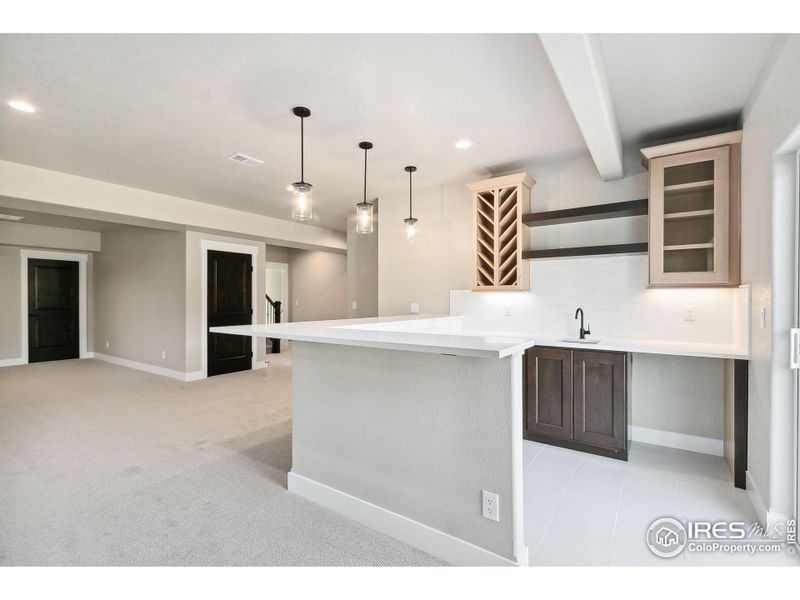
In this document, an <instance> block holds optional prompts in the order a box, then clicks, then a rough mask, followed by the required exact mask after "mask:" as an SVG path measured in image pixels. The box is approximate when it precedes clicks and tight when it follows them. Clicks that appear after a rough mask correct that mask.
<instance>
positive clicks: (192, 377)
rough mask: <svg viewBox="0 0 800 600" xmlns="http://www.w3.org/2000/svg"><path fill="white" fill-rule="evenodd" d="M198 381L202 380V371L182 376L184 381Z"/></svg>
mask: <svg viewBox="0 0 800 600" xmlns="http://www.w3.org/2000/svg"><path fill="white" fill-rule="evenodd" d="M200 379H204V377H203V372H202V371H190V372H189V373H184V374H183V380H184V381H198V380H200Z"/></svg>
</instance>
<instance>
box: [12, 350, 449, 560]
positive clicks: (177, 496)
mask: <svg viewBox="0 0 800 600" xmlns="http://www.w3.org/2000/svg"><path fill="white" fill-rule="evenodd" d="M290 362H291V358H290V354H288V353H282V354H280V355H275V356H273V359H272V364H271V365H270V366H269V367H268V368H266V369H260V370H258V371H251V372H246V373H236V374H231V375H225V376H221V377H214V378H211V379H208V380H205V381H198V382H193V383H181V382H178V381H175V380H171V379H167V378H164V377H159V376H156V375H150V374H147V373H142V372H139V371H134V370H131V369H127V368H124V367H118V366H115V365H110V364H107V363H103V362H100V361H96V360H81V361H77V360H71V361H60V362H52V363H39V364H33V365H24V366H17V367H5V368H1V369H0V565H439V564H442V563H441V561H439V560H438V559H435V558H433V557H431V556H429V555H427V554H425V553H423V552H420V551H418V550H416V549H414V548H411V547H409V546H407V545H405V544H402V543H400V542H398V541H397V540H394V539H392V538H389V537H386V536H383V535H380V534H378V533H376V532H374V531H372V530H370V529H368V528H366V527H363V526H361V525H359V524H358V523H355V522H353V521H350V520H349V519H346V518H344V517H341V516H339V515H337V514H335V513H332V512H330V511H328V510H325V509H323V508H321V507H319V506H317V505H315V504H313V503H311V502H307V501H305V500H303V499H301V498H298V497H296V496H293V495H291V494H289V493H288V492H287V491H286V487H285V486H286V473H287V471H288V470H289V469H290V467H291V403H290V396H291V377H290V368H291V367H290Z"/></svg>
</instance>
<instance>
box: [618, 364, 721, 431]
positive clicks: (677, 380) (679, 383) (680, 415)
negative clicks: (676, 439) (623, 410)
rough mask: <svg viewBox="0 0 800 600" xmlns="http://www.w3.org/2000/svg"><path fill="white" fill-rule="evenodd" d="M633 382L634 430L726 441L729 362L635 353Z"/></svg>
mask: <svg viewBox="0 0 800 600" xmlns="http://www.w3.org/2000/svg"><path fill="white" fill-rule="evenodd" d="M631 379H632V380H631V389H630V407H631V423H632V424H633V425H638V426H639V427H648V428H650V429H659V430H662V431H673V432H677V433H683V434H688V435H698V436H701V437H708V438H713V439H717V440H721V439H723V434H724V425H725V415H724V408H725V407H724V402H723V400H724V398H725V361H723V360H717V359H713V358H688V357H685V356H656V355H653V354H635V355H634V356H633V369H632V377H631ZM690 403H691V405H690Z"/></svg>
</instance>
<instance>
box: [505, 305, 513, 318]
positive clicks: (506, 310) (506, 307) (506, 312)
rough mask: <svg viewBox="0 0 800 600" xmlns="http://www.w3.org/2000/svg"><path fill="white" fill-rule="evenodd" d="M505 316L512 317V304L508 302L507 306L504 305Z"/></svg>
mask: <svg viewBox="0 0 800 600" xmlns="http://www.w3.org/2000/svg"><path fill="white" fill-rule="evenodd" d="M503 316H504V317H510V316H511V305H510V304H506V305H505V306H503Z"/></svg>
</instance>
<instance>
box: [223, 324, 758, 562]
mask: <svg viewBox="0 0 800 600" xmlns="http://www.w3.org/2000/svg"><path fill="white" fill-rule="evenodd" d="M211 331H212V332H213V333H225V334H234V335H247V336H255V337H261V338H280V339H288V340H292V342H293V343H292V403H293V439H292V443H293V449H292V452H293V454H292V470H291V472H290V473H289V477H288V487H289V491H291V492H293V493H295V494H298V495H300V496H303V497H305V498H307V499H309V500H312V501H314V502H317V503H318V504H321V505H323V506H326V507H327V508H330V509H332V510H335V511H337V512H340V513H342V514H344V515H346V516H348V517H350V518H352V519H354V520H357V521H360V522H362V523H364V524H365V525H367V526H369V527H372V528H373V529H376V530H378V531H381V532H383V533H386V534H388V535H391V536H393V537H395V538H397V539H400V540H402V541H404V542H407V543H409V544H411V545H414V546H416V547H418V548H420V549H422V550H425V551H427V552H429V553H431V554H434V555H436V556H439V557H441V558H444V559H445V560H447V561H448V562H451V563H453V564H467V565H475V564H483V565H502V564H506V565H525V564H527V548H526V547H525V544H524V542H523V527H524V523H523V516H522V512H523V511H522V472H523V458H522V439H523V429H524V427H523V418H524V394H525V392H524V390H523V382H524V375H523V373H524V369H525V359H526V356H525V352H526V351H527V350H528V349H530V348H532V347H533V346H534V345H537V346H539V345H545V346H558V347H561V348H580V347H582V346H581V345H580V344H574V343H570V342H567V341H564V340H561V339H558V338H555V337H550V336H545V337H542V336H538V335H535V334H533V333H520V332H517V331H514V332H510V331H508V330H504V329H502V328H499V327H496V326H488V325H486V324H485V323H484V324H481V322H480V321H478V320H474V319H471V318H470V317H465V316H463V315H460V316H437V315H411V316H398V317H378V318H365V319H346V320H337V321H317V322H300V323H286V324H277V325H242V326H231V327H214V328H211ZM584 347H585V346H584ZM593 347H594V348H597V349H598V350H603V351H610V352H628V353H634V352H636V353H656V354H665V355H684V356H697V357H706V358H718V359H734V360H741V359H746V358H747V351H746V349H744V348H741V347H737V346H734V345H729V346H723V345H711V344H702V343H685V344H680V343H676V342H666V343H663V344H658V343H656V342H651V343H648V344H644V343H642V342H635V341H627V342H626V341H625V340H606V341H601V342H600V343H599V344H596V345H594V346H593ZM484 491H486V492H489V493H490V494H497V505H496V512H495V513H494V517H495V518H497V519H498V520H497V521H495V520H493V519H492V518H486V517H484V516H482V514H481V511H482V509H484V512H485V509H486V505H485V502H484V501H483V496H482V494H483V492H484Z"/></svg>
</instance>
